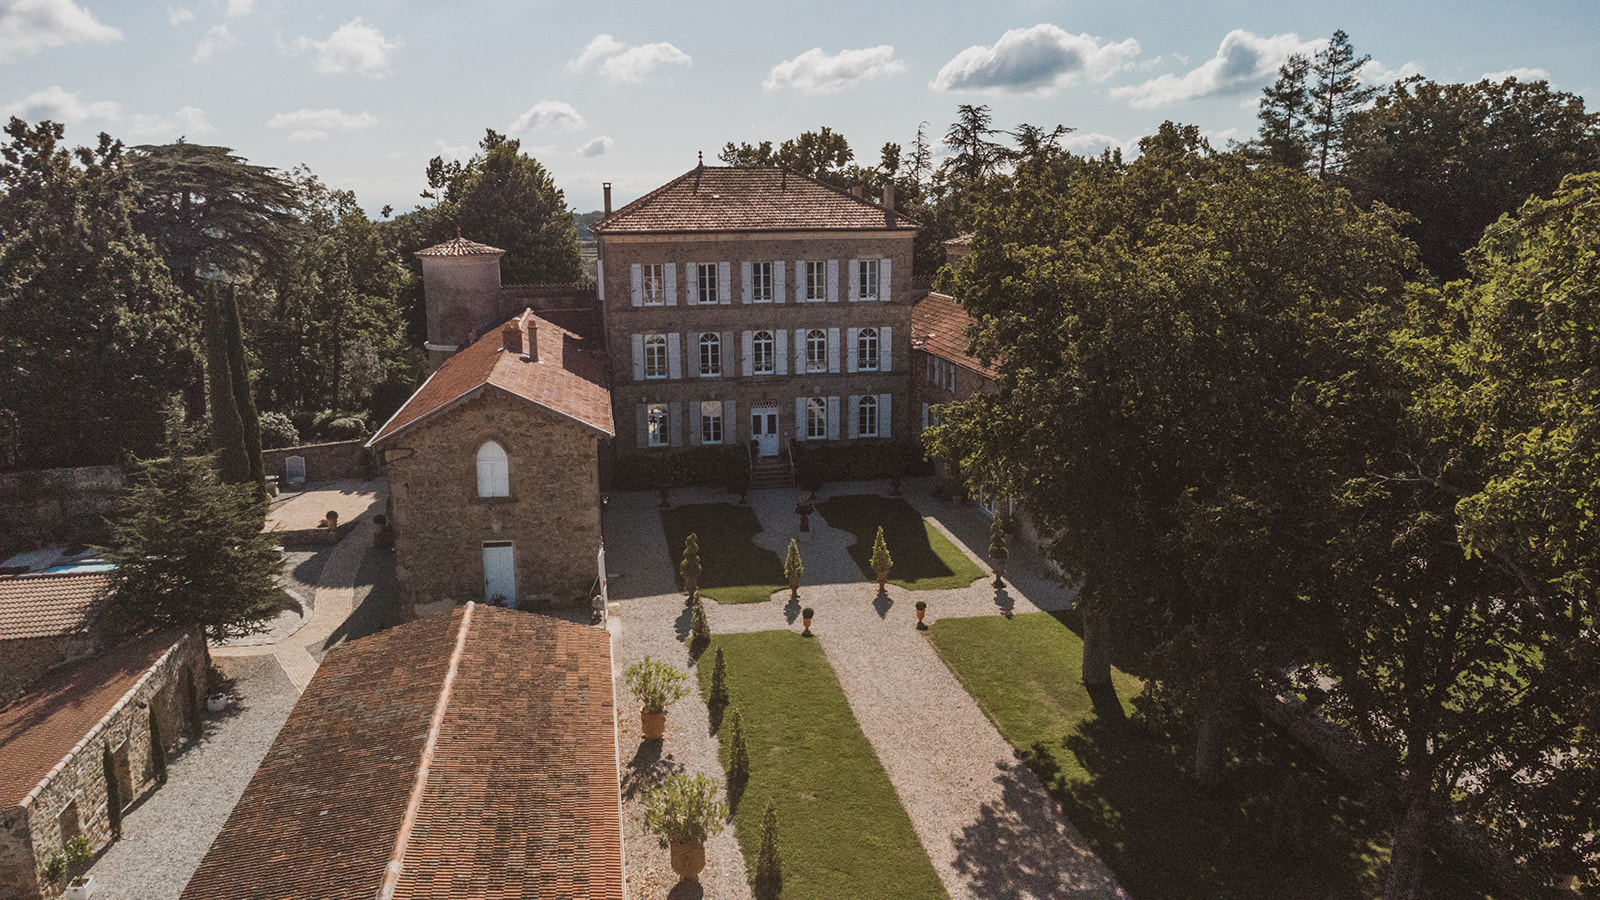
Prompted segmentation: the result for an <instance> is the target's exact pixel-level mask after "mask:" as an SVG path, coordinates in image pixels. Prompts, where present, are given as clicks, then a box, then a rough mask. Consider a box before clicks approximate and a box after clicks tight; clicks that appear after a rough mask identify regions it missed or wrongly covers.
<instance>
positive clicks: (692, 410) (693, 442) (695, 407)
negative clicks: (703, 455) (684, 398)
mask: <svg viewBox="0 0 1600 900" xmlns="http://www.w3.org/2000/svg"><path fill="white" fill-rule="evenodd" d="M685 405H686V406H687V407H688V408H689V446H691V447H698V446H700V401H699V400H690V401H689V402H688V403H686V404H685Z"/></svg>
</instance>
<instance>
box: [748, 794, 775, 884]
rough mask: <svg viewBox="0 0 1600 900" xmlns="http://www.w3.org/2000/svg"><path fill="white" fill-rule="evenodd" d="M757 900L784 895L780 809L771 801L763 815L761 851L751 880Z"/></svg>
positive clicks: (768, 802)
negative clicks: (779, 827) (780, 846)
mask: <svg viewBox="0 0 1600 900" xmlns="http://www.w3.org/2000/svg"><path fill="white" fill-rule="evenodd" d="M750 887H751V888H752V889H753V890H754V891H755V895H756V900H778V898H779V897H780V896H781V895H782V894H783V856H782V854H780V853H779V852H778V807H777V805H776V804H774V803H773V802H772V801H771V800H768V801H767V809H766V811H765V812H763V813H762V814H761V850H760V851H759V852H758V853H757V854H756V871H755V874H754V875H753V876H752V877H751V878H750Z"/></svg>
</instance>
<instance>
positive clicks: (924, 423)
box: [922, 403, 928, 431]
mask: <svg viewBox="0 0 1600 900" xmlns="http://www.w3.org/2000/svg"><path fill="white" fill-rule="evenodd" d="M922 430H923V431H927V430H928V404H926V403H924V404H922Z"/></svg>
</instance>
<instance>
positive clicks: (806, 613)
mask: <svg viewBox="0 0 1600 900" xmlns="http://www.w3.org/2000/svg"><path fill="white" fill-rule="evenodd" d="M816 614H817V611H816V610H814V609H812V608H811V607H809V606H808V607H806V608H805V609H802V610H800V621H801V623H802V624H804V625H805V630H804V631H802V632H800V636H801V637H811V618H812V616H815V615H816Z"/></svg>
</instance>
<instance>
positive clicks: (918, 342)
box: [911, 293, 996, 378]
mask: <svg viewBox="0 0 1600 900" xmlns="http://www.w3.org/2000/svg"><path fill="white" fill-rule="evenodd" d="M971 324H973V320H972V317H971V316H969V315H967V311H966V310H964V309H962V308H961V304H959V303H957V302H956V300H955V298H954V297H950V296H947V295H945V294H932V293H930V294H928V295H927V296H926V297H923V298H922V299H921V300H918V301H917V303H916V305H915V306H913V307H911V341H912V345H913V346H915V347H917V348H918V349H919V350H923V351H926V352H928V353H932V354H933V355H934V356H937V357H939V358H940V359H945V360H948V361H950V362H953V363H955V364H956V365H958V366H965V367H966V368H968V369H971V370H972V371H974V372H977V373H978V374H980V375H984V376H987V377H989V378H993V377H995V374H996V372H995V368H994V366H992V365H987V366H986V365H984V364H983V360H981V359H978V358H977V357H975V356H968V355H967V330H966V329H967V326H968V325H971Z"/></svg>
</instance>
